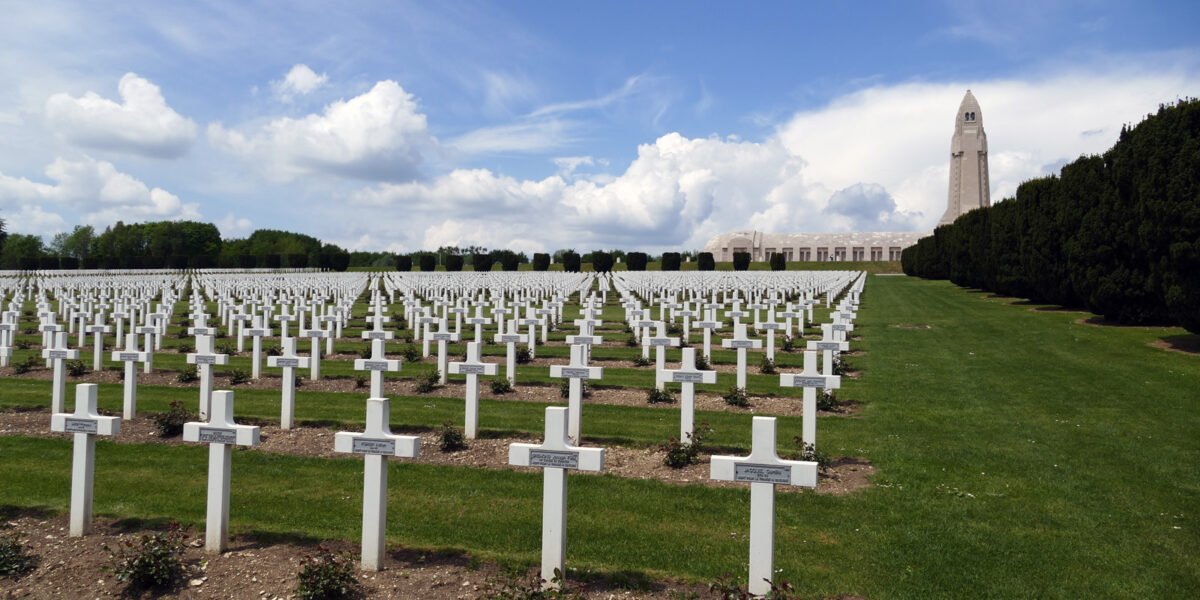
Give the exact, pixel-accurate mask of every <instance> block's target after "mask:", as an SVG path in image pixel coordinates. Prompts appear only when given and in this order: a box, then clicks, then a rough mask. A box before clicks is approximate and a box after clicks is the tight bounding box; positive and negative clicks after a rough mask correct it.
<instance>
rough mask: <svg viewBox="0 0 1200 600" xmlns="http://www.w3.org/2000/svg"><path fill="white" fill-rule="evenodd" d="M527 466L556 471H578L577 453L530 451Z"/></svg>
mask: <svg viewBox="0 0 1200 600" xmlns="http://www.w3.org/2000/svg"><path fill="white" fill-rule="evenodd" d="M529 466H531V467H553V468H556V469H578V468H579V453H578V452H565V451H562V450H530V451H529Z"/></svg>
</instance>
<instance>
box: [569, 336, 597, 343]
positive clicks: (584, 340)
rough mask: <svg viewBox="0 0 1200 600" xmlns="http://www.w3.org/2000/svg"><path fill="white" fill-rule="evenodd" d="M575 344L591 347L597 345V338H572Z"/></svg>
mask: <svg viewBox="0 0 1200 600" xmlns="http://www.w3.org/2000/svg"><path fill="white" fill-rule="evenodd" d="M571 340H572V342H573V343H576V344H581V345H585V346H590V345H593V344H596V343H597V342H596V337H595V336H591V335H575V336H571Z"/></svg>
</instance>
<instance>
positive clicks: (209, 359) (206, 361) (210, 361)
mask: <svg viewBox="0 0 1200 600" xmlns="http://www.w3.org/2000/svg"><path fill="white" fill-rule="evenodd" d="M196 364H198V365H215V364H217V357H215V356H212V355H211V354H210V355H208V356H203V355H201V356H197V357H196Z"/></svg>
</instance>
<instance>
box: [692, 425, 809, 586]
mask: <svg viewBox="0 0 1200 600" xmlns="http://www.w3.org/2000/svg"><path fill="white" fill-rule="evenodd" d="M753 431H754V434H753V435H754V437H753V440H752V442H751V443H752V446H751V450H750V456H747V457H744V458H743V457H737V456H713V457H712V459H711V463H710V472H709V477H710V478H711V479H719V480H724V481H748V482H750V582H749V586H748V587H749V591H750V593H751V594H752V595H755V596H762V595H764V594H766V593H768V592H770V591H771V582H772V581H774V577H775V573H774V568H775V486H776V485H799V486H803V487H812V488H815V487H817V463H815V462H807V461H798V460H782V459H780V458H779V456H778V455H777V454H776V453H775V417H754V430H753Z"/></svg>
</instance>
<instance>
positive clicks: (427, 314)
mask: <svg viewBox="0 0 1200 600" xmlns="http://www.w3.org/2000/svg"><path fill="white" fill-rule="evenodd" d="M437 322H438V319H437V317H435V316H433V309H432V308H430V307H428V306H426V307H425V308H424V314H423V316H420V317H417V319H416V323H417V324H418V325H420V331H421V332H422V333H421V336H420V337H421V357H422V358H429V336H430V335H432V333H431V332H430V331H429V326H430V325H433V324H434V323H437Z"/></svg>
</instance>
